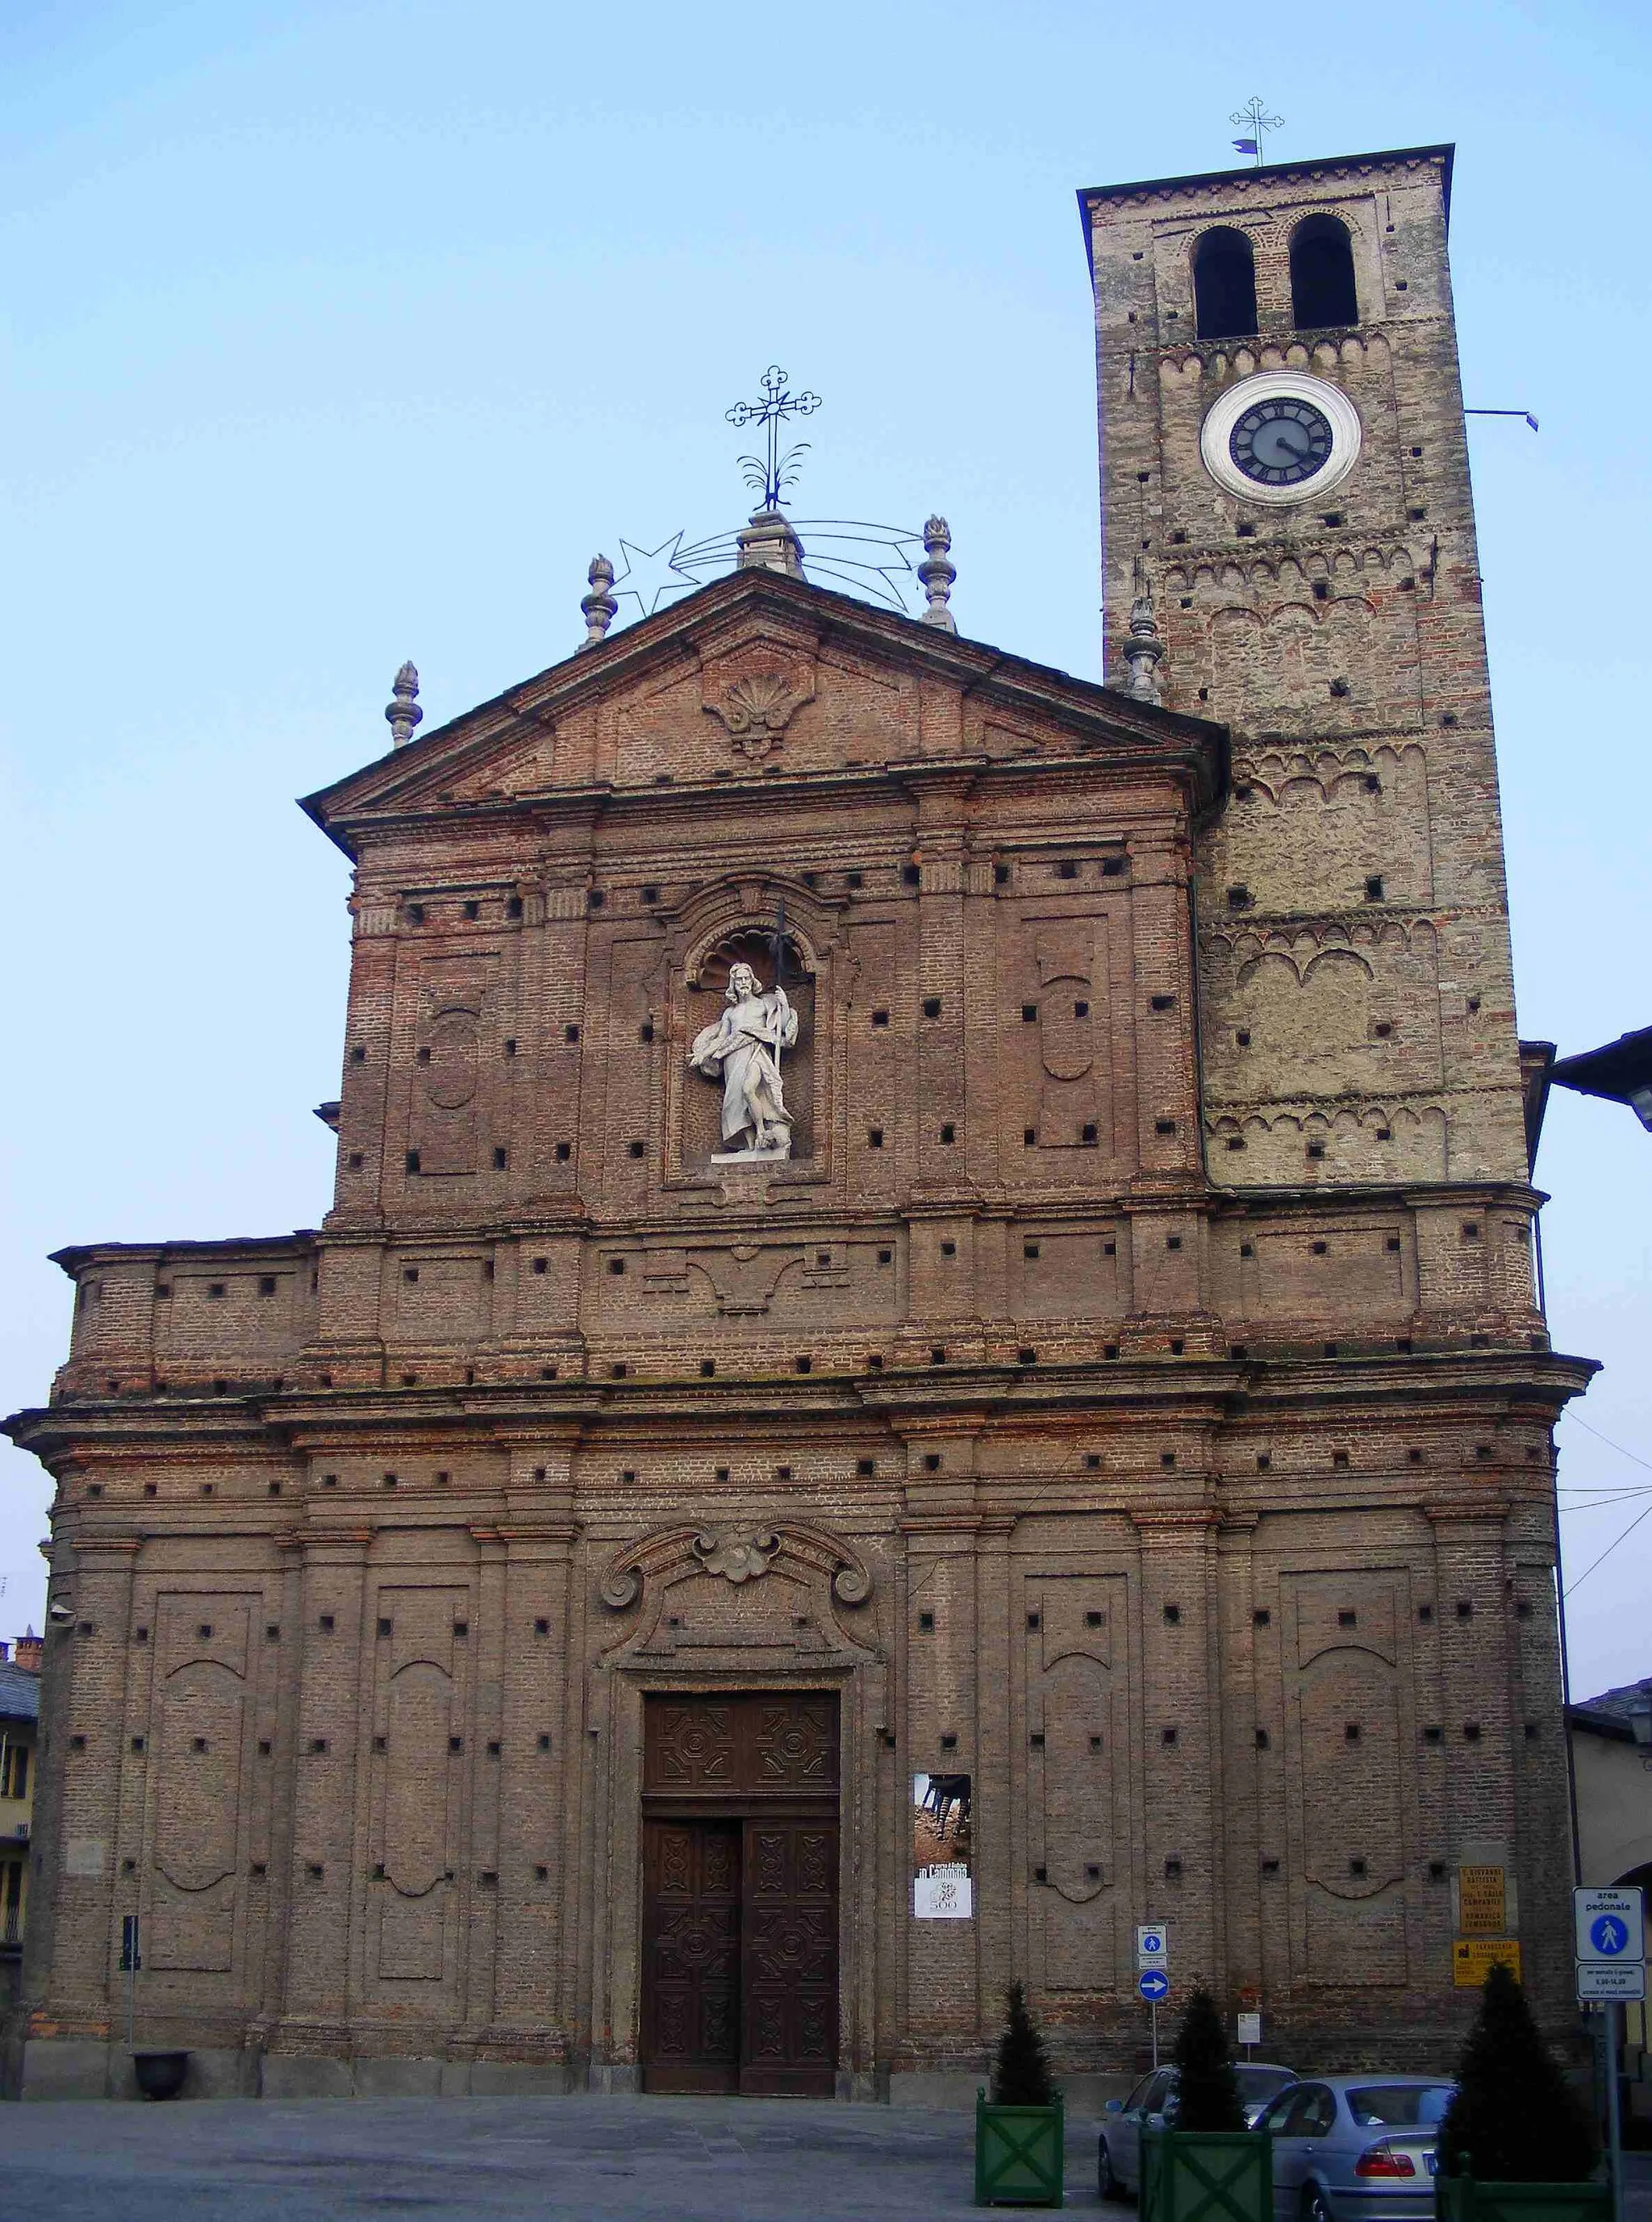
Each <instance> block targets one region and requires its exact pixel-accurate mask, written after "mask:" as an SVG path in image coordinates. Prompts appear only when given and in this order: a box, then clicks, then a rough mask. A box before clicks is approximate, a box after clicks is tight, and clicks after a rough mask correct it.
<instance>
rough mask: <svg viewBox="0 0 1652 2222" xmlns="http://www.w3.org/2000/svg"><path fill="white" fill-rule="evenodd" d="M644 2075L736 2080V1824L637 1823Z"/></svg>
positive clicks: (660, 2081) (722, 2086)
mask: <svg viewBox="0 0 1652 2222" xmlns="http://www.w3.org/2000/svg"><path fill="white" fill-rule="evenodd" d="M643 1888H644V1897H643V1970H644V1973H643V2081H644V2088H645V2089H647V2090H650V2091H737V2090H738V2088H739V2087H740V1824H739V1823H738V1821H720V1820H719V1821H711V1820H705V1821H702V1820H698V1819H696V1820H693V1821H646V1822H644V1824H643Z"/></svg>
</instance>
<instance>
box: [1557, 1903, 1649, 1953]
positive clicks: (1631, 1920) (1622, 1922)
mask: <svg viewBox="0 0 1652 2222" xmlns="http://www.w3.org/2000/svg"><path fill="white" fill-rule="evenodd" d="M1572 1916H1573V1925H1574V1927H1575V1929H1576V1931H1577V1937H1576V1946H1575V1949H1576V1953H1577V1957H1578V1959H1579V1961H1580V1962H1587V1961H1594V1962H1603V1961H1604V1962H1606V1963H1607V1964H1608V1965H1611V1966H1614V1967H1628V1966H1630V1964H1631V1963H1632V1962H1636V1961H1640V1960H1644V1959H1645V1957H1646V1922H1645V1918H1644V1910H1643V1898H1642V1894H1641V1892H1640V1891H1639V1889H1638V1888H1636V1886H1634V1885H1632V1884H1628V1885H1626V1884H1624V1883H1614V1884H1613V1885H1612V1886H1611V1887H1610V1888H1609V1889H1598V1888H1596V1889H1588V1890H1574V1891H1573V1893H1572Z"/></svg>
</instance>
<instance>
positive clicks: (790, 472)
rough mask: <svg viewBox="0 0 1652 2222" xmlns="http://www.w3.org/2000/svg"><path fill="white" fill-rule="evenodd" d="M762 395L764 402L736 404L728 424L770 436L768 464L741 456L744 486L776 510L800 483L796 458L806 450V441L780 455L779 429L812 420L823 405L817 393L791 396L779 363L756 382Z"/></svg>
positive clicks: (761, 460) (756, 458)
mask: <svg viewBox="0 0 1652 2222" xmlns="http://www.w3.org/2000/svg"><path fill="white" fill-rule="evenodd" d="M757 383H758V385H759V386H762V388H763V399H762V400H761V401H737V402H736V403H735V405H734V406H733V408H732V409H731V410H730V411H728V421H729V423H730V424H732V425H734V426H735V427H736V428H737V429H738V430H741V431H744V429H745V427H746V426H747V425H748V424H761V425H763V427H764V428H765V429H766V430H767V432H768V435H769V453H768V457H767V460H766V461H765V459H764V458H763V456H761V455H742V456H741V458H740V461H741V462H742V463H743V464H744V466H745V482H746V484H747V485H748V486H755V487H756V488H757V490H758V491H759V492H760V493H762V495H763V507H764V508H765V509H776V508H778V507H779V505H780V500H781V497H782V494H783V493H784V492H785V491H786V489H787V488H788V486H795V484H796V483H797V471H796V468H795V464H796V460H797V457H798V456H799V455H803V454H804V453H805V452H806V451H807V448H808V444H809V443H808V442H807V440H800V441H799V442H798V443H797V444H796V445H795V447H791V448H788V449H787V450H786V452H785V454H784V455H782V453H781V452H780V428H781V426H782V424H783V423H784V422H785V420H786V418H787V417H812V416H813V414H814V412H815V411H816V410H817V409H818V408H819V407H820V395H819V394H818V393H788V392H787V391H786V373H785V372H784V371H783V370H782V368H781V367H780V366H779V364H778V363H770V364H769V367H768V369H767V370H765V371H764V373H763V376H762V377H761V378H760V379H759V380H757Z"/></svg>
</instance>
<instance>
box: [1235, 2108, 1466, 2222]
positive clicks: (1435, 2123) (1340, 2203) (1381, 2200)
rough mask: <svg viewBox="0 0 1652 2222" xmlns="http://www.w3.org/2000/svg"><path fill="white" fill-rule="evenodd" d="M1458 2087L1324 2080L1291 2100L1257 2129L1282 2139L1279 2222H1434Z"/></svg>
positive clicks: (1276, 2190)
mask: <svg viewBox="0 0 1652 2222" xmlns="http://www.w3.org/2000/svg"><path fill="white" fill-rule="evenodd" d="M1453 2088H1454V2087H1453V2085H1452V2084H1450V2083H1449V2082H1448V2081H1446V2079H1445V2078H1444V2077H1443V2076H1439V2075H1432V2076H1429V2075H1324V2076H1320V2077H1318V2078H1316V2080H1315V2081H1312V2082H1307V2081H1304V2082H1301V2083H1297V2084H1294V2085H1293V2086H1292V2087H1291V2089H1290V2090H1288V2091H1282V2092H1281V2093H1279V2095H1278V2098H1277V2099H1275V2100H1273V2102H1272V2105H1271V2106H1268V2108H1267V2109H1266V2112H1265V2113H1264V2114H1263V2115H1262V2117H1261V2118H1260V2120H1259V2122H1258V2124H1257V2125H1256V2126H1257V2127H1258V2128H1259V2129H1264V2130H1271V2131H1272V2133H1273V2213H1274V2216H1275V2222H1428V2218H1429V2217H1430V2216H1432V2214H1433V2213H1434V2165H1435V2160H1434V2142H1435V2132H1436V2131H1437V2130H1438V2129H1439V2126H1440V2122H1441V2118H1442V2116H1443V2115H1444V2113H1445V2111H1446V2108H1447V2107H1448V2106H1449V2105H1450V2103H1451V2096H1452V2091H1453Z"/></svg>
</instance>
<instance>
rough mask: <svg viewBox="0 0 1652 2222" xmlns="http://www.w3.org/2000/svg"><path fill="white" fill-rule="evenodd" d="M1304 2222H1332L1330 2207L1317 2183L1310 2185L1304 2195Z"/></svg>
mask: <svg viewBox="0 0 1652 2222" xmlns="http://www.w3.org/2000/svg"><path fill="white" fill-rule="evenodd" d="M1302 2222H1332V2216H1331V2210H1330V2206H1329V2203H1328V2202H1327V2200H1326V2197H1325V2194H1324V2193H1323V2192H1322V2190H1321V2189H1320V2187H1319V2186H1318V2185H1317V2184H1316V2183H1310V2185H1309V2187H1308V2188H1307V2190H1306V2191H1304V2192H1303V2195H1302Z"/></svg>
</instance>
